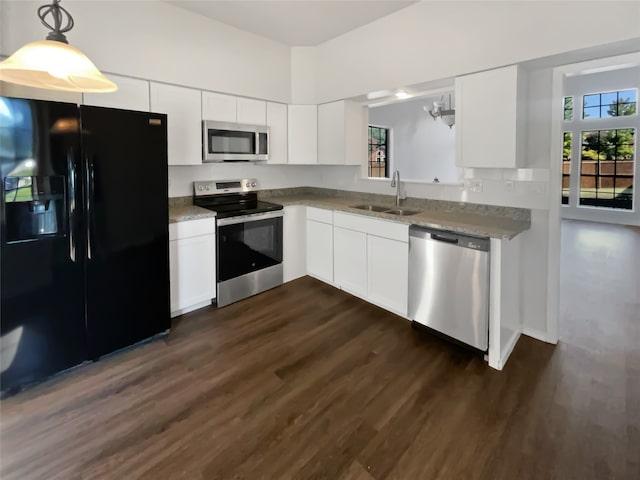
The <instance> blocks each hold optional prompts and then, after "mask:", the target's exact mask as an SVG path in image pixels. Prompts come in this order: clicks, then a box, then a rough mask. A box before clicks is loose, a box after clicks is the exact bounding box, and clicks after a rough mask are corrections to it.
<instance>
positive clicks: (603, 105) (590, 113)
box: [565, 89, 638, 120]
mask: <svg viewBox="0 0 640 480" xmlns="http://www.w3.org/2000/svg"><path fill="white" fill-rule="evenodd" d="M637 97H638V91H637V90H636V89H631V90H620V91H617V92H603V93H594V94H591V95H584V96H583V97H582V118H583V119H593V118H608V117H626V116H628V115H635V114H636V107H637V100H638V99H637ZM565 101H566V98H565ZM565 108H566V104H565ZM565 117H566V110H565ZM565 120H566V118H565Z"/></svg>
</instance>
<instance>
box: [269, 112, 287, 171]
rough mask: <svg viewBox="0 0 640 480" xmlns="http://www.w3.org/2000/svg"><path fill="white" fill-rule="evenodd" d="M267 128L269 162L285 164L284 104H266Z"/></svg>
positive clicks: (285, 128) (285, 122) (285, 124)
mask: <svg viewBox="0 0 640 480" xmlns="http://www.w3.org/2000/svg"><path fill="white" fill-rule="evenodd" d="M267 126H268V127H269V161H268V162H267V163H270V164H271V163H273V164H277V163H287V106H286V105H285V104H284V103H273V102H267Z"/></svg>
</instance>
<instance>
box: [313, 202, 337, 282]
mask: <svg viewBox="0 0 640 480" xmlns="http://www.w3.org/2000/svg"><path fill="white" fill-rule="evenodd" d="M307 273H308V274H309V275H311V276H313V277H316V278H317V279H319V280H322V281H325V282H327V283H331V284H332V283H333V210H324V209H322V208H314V207H307Z"/></svg>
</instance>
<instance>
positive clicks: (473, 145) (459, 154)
mask: <svg viewBox="0 0 640 480" xmlns="http://www.w3.org/2000/svg"><path fill="white" fill-rule="evenodd" d="M455 107H456V125H455V129H456V164H457V166H459V167H487V168H516V167H518V166H520V163H521V162H520V159H519V158H518V157H519V155H518V150H517V148H516V142H517V125H518V120H519V117H518V112H517V109H518V68H517V66H511V67H505V68H499V69H496V70H489V71H486V72H480V73H474V74H471V75H465V76H463V77H458V78H456V102H455Z"/></svg>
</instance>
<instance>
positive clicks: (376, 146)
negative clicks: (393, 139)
mask: <svg viewBox="0 0 640 480" xmlns="http://www.w3.org/2000/svg"><path fill="white" fill-rule="evenodd" d="M388 152H389V129H388V128H385V127H377V126H375V125H369V177H374V178H375V177H379V178H388V177H389V169H388V163H389V162H388V160H389V156H388Z"/></svg>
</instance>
